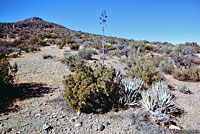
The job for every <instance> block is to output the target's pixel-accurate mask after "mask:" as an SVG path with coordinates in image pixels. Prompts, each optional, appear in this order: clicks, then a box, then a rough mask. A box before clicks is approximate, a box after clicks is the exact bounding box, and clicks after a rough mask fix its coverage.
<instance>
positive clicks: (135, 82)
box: [119, 77, 144, 106]
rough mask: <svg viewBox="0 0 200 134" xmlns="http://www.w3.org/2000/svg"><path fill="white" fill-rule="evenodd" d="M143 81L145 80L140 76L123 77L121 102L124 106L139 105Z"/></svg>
mask: <svg viewBox="0 0 200 134" xmlns="http://www.w3.org/2000/svg"><path fill="white" fill-rule="evenodd" d="M143 83H144V82H143V81H142V80H141V79H139V78H134V79H131V78H128V77H124V78H122V79H121V90H120V98H119V103H120V104H121V105H123V106H135V105H137V104H138V102H139V99H140V98H141V88H142V86H143Z"/></svg>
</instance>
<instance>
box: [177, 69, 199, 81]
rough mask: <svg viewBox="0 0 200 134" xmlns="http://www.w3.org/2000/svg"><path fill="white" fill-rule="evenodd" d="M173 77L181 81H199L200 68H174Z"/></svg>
mask: <svg viewBox="0 0 200 134" xmlns="http://www.w3.org/2000/svg"><path fill="white" fill-rule="evenodd" d="M173 77H174V78H175V79H177V80H181V81H194V82H196V81H200V70H199V69H198V68H196V67H190V68H188V69H183V70H181V69H176V70H175V71H174V73H173Z"/></svg>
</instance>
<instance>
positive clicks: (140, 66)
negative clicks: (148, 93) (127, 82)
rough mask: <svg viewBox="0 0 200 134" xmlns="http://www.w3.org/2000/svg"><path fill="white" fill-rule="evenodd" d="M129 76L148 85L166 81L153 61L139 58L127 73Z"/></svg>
mask: <svg viewBox="0 0 200 134" xmlns="http://www.w3.org/2000/svg"><path fill="white" fill-rule="evenodd" d="M127 75H128V76H129V77H131V78H135V77H137V78H140V79H142V80H143V81H144V83H145V84H146V85H149V86H150V85H152V83H154V82H157V81H160V80H164V75H163V74H162V73H161V72H160V71H159V70H158V69H157V68H156V66H155V65H154V64H153V62H152V61H151V60H147V59H145V58H142V57H138V58H137V60H136V61H134V63H133V64H132V65H131V67H130V68H129V69H128V71H127Z"/></svg>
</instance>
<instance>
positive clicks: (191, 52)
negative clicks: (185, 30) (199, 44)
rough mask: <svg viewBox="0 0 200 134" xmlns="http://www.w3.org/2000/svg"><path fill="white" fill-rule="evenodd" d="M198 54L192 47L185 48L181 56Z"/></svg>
mask: <svg viewBox="0 0 200 134" xmlns="http://www.w3.org/2000/svg"><path fill="white" fill-rule="evenodd" d="M196 53H197V52H196V50H195V49H194V48H193V47H191V46H185V47H184V48H182V49H181V54H183V55H193V54H196Z"/></svg>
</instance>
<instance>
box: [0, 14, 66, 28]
mask: <svg viewBox="0 0 200 134" xmlns="http://www.w3.org/2000/svg"><path fill="white" fill-rule="evenodd" d="M21 28H23V29H43V28H65V27H63V26H61V25H58V24H54V23H50V22H47V21H44V20H42V19H41V18H39V17H32V18H28V19H25V20H23V21H18V22H15V23H0V29H4V30H11V29H12V30H14V29H21Z"/></svg>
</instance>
